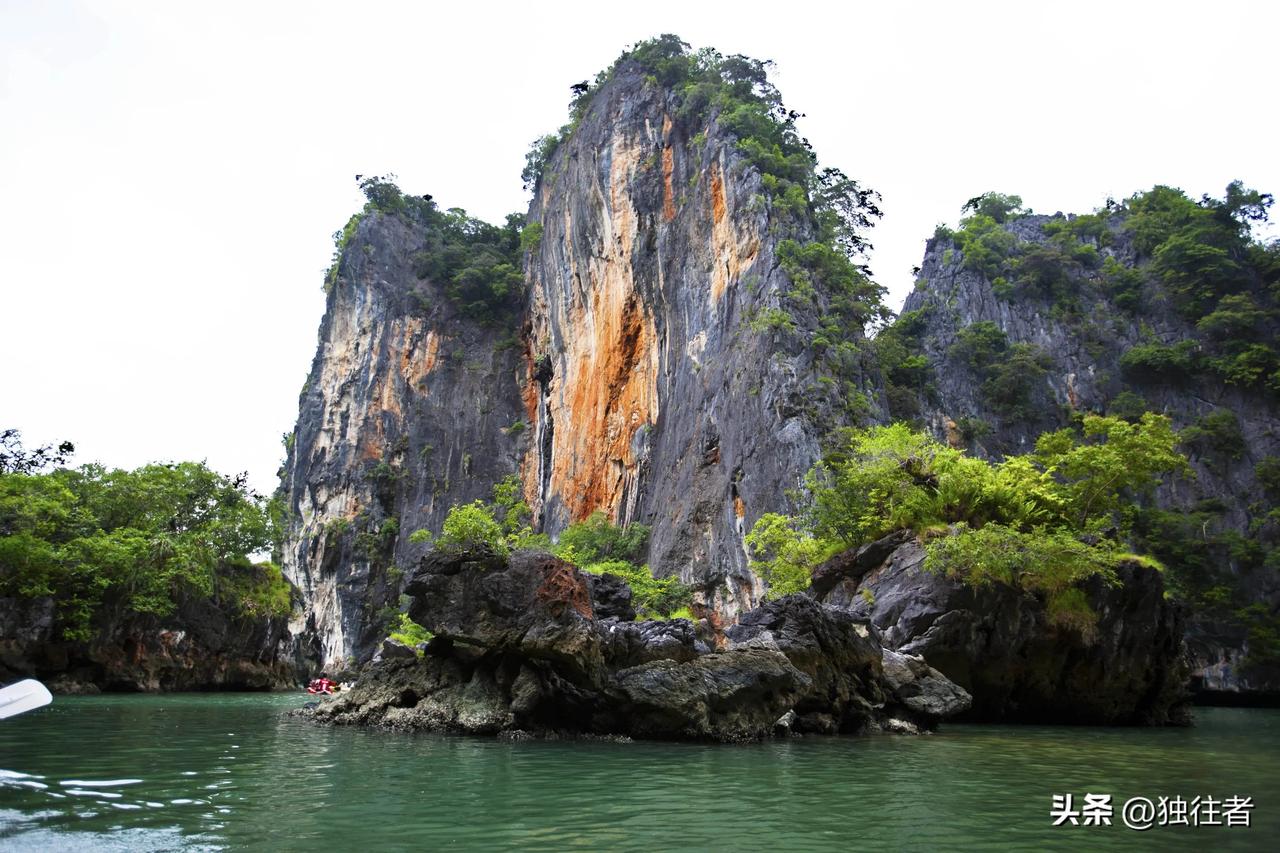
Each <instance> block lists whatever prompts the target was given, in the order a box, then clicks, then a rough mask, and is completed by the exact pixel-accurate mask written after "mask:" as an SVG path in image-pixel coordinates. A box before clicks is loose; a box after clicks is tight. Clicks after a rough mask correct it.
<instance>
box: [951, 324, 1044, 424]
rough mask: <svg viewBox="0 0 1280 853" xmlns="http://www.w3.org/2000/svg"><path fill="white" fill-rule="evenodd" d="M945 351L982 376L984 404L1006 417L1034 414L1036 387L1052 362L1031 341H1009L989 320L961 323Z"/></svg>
mask: <svg viewBox="0 0 1280 853" xmlns="http://www.w3.org/2000/svg"><path fill="white" fill-rule="evenodd" d="M947 354H948V355H949V356H950V357H951V358H953V359H956V360H957V361H960V362H962V363H964V364H965V365H967V366H968V367H969V369H970V370H972V371H974V373H976V374H977V375H978V376H979V377H980V378H982V380H983V382H982V386H981V387H982V395H983V398H984V399H985V400H986V401H987V403H988V405H990V406H991V408H992V409H993V410H994V411H995V412H997V413H998V414H1000V415H1002V416H1003V417H1005V418H1008V419H1010V420H1029V419H1032V418H1034V417H1035V416H1036V414H1037V409H1036V402H1037V400H1036V390H1037V389H1038V388H1039V387H1040V386H1041V381H1042V380H1043V378H1044V376H1045V374H1046V373H1047V372H1048V369H1049V367H1051V366H1052V362H1051V361H1050V359H1049V356H1048V354H1047V353H1045V352H1044V350H1042V349H1040V347H1038V346H1036V345H1035V344H1027V343H1019V344H1012V345H1011V344H1010V343H1009V339H1008V337H1007V336H1006V335H1005V333H1004V331H1003V330H1001V329H1000V327H999V326H997V325H996V324H995V323H993V322H991V321H989V320H982V321H980V322H977V323H971V324H970V325H968V326H965V327H964V328H963V329H961V330H960V332H959V333H958V334H957V335H956V339H955V342H954V343H952V345H951V347H950V348H949V349H948V350H947Z"/></svg>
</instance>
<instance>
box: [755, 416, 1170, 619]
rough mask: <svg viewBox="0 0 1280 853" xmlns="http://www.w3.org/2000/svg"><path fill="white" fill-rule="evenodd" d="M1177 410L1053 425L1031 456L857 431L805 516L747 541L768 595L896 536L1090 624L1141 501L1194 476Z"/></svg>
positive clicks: (764, 526) (823, 471) (763, 528)
mask: <svg viewBox="0 0 1280 853" xmlns="http://www.w3.org/2000/svg"><path fill="white" fill-rule="evenodd" d="M1176 445H1177V435H1176V434H1175V433H1174V431H1173V430H1172V428H1171V427H1170V425H1169V421H1168V419H1167V418H1163V417H1161V416H1158V415H1152V414H1146V415H1144V416H1143V417H1142V419H1141V420H1140V421H1139V422H1138V423H1130V422H1128V421H1125V420H1122V419H1119V418H1108V417H1100V416H1096V415H1087V416H1085V417H1084V418H1083V419H1082V421H1081V424H1080V428H1079V430H1073V429H1065V430H1059V431H1057V432H1050V433H1045V434H1044V435H1042V436H1041V437H1040V440H1039V441H1037V442H1036V448H1035V452H1034V453H1030V454H1026V455H1022V456H1011V457H1008V458H1006V459H1005V460H1004V461H1003V462H999V463H994V464H993V463H990V462H987V461H984V460H981V459H976V458H973V457H970V456H967V455H966V454H964V453H963V452H961V451H958V450H954V449H952V448H950V447H947V446H946V445H944V444H942V443H940V442H938V441H936V440H934V439H932V438H929V437H928V436H926V435H925V434H923V433H919V432H913V431H912V430H911V429H910V428H909V427H907V426H906V425H904V424H901V423H898V424H894V425H892V426H887V427H874V428H871V429H868V430H854V431H851V432H850V434H849V436H848V440H847V442H846V443H845V445H844V446H843V448H842V450H841V451H840V452H839V453H837V454H833V455H831V456H830V457H829V458H828V459H826V460H825V461H824V462H823V463H821V464H819V465H818V466H816V467H815V468H814V469H813V470H812V471H810V472H809V474H808V475H807V477H806V478H805V498H806V502H805V504H804V506H803V509H802V511H801V512H800V514H798V515H796V516H793V517H787V516H782V515H777V514H766V515H765V516H763V517H762V518H761V519H760V521H759V522H757V523H756V525H755V527H754V528H753V529H752V531H751V533H750V534H748V536H747V544H748V547H749V548H750V549H751V551H752V554H753V556H754V557H755V560H754V561H753V563H752V568H753V569H754V570H756V571H757V572H758V573H760V575H761V576H762V577H763V578H764V579H765V580H766V582H767V583H768V584H769V592H768V595H769V597H778V596H780V595H786V594H788V593H791V592H796V591H799V590H802V589H804V588H806V587H807V586H808V584H809V578H810V575H811V573H812V571H813V569H814V568H816V567H817V565H818V564H819V563H821V562H822V561H823V560H825V559H827V558H829V557H831V556H834V555H835V554H837V553H839V552H841V551H844V550H847V549H849V548H853V547H856V546H858V545H861V544H863V543H865V542H869V541H871V540H874V539H876V538H878V537H880V536H883V535H885V534H887V533H889V532H892V531H894V530H903V529H912V530H916V531H918V532H920V533H922V534H924V535H927V536H928V537H929V544H928V546H927V550H928V558H927V562H926V566H927V567H928V568H930V569H933V570H935V571H945V572H946V573H948V574H949V575H952V576H954V577H958V578H961V579H962V580H964V581H965V582H967V583H972V584H985V583H991V582H993V581H994V582H1000V583H1005V584H1009V585H1014V586H1020V587H1022V588H1023V589H1026V590H1029V591H1032V592H1036V593H1039V594H1041V595H1043V596H1044V597H1045V599H1046V601H1047V605H1048V608H1049V613H1050V616H1051V618H1052V619H1054V620H1055V621H1056V622H1057V623H1058V624H1061V625H1064V626H1071V627H1075V628H1077V629H1080V630H1084V631H1087V630H1089V627H1090V625H1091V624H1092V621H1091V620H1092V614H1091V613H1090V612H1089V611H1088V608H1087V606H1086V605H1084V600H1083V598H1082V597H1081V595H1080V593H1079V592H1078V590H1077V589H1076V586H1075V584H1076V583H1077V582H1078V581H1081V580H1083V579H1085V578H1087V577H1090V576H1093V575H1101V576H1102V577H1103V578H1104V579H1107V580H1108V581H1114V578H1115V575H1114V566H1115V564H1116V562H1117V561H1118V560H1120V559H1126V558H1129V556H1128V555H1127V551H1128V548H1129V545H1130V542H1129V538H1130V536H1129V534H1130V531H1131V530H1132V527H1133V522H1134V518H1135V515H1136V513H1137V508H1138V505H1137V503H1136V501H1138V500H1140V499H1141V498H1143V497H1144V496H1145V495H1146V494H1147V493H1149V492H1150V490H1151V489H1152V488H1153V487H1154V485H1155V484H1156V483H1157V481H1158V479H1159V477H1160V476H1162V475H1165V474H1174V473H1179V472H1182V471H1184V470H1185V468H1186V460H1185V459H1184V458H1183V457H1182V456H1181V455H1180V454H1179V453H1178V452H1177V451H1176V449H1175V448H1176Z"/></svg>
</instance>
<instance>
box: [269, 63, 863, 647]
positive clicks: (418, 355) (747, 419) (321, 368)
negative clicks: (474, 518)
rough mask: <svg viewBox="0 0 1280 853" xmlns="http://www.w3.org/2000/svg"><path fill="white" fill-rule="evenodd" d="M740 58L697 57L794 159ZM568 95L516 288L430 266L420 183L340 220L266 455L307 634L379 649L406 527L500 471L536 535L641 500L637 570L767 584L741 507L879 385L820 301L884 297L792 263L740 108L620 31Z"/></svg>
mask: <svg viewBox="0 0 1280 853" xmlns="http://www.w3.org/2000/svg"><path fill="white" fill-rule="evenodd" d="M731 59H733V58H731ZM743 62H745V63H746V64H745V65H742V66H741V67H740V68H739V67H738V66H733V67H727V70H720V69H717V70H716V71H715V72H710V71H708V72H706V76H707V77H708V79H713V80H714V81H715V82H714V83H708V85H709V86H711V85H715V86H720V87H721V90H720V91H721V92H722V95H723V93H724V92H729V93H730V94H731V95H733V97H736V98H737V100H736V101H731V103H737V104H738V105H739V106H741V105H742V104H746V105H747V106H748V107H749V108H750V109H749V111H753V112H751V115H752V116H754V117H755V118H756V119H758V120H759V121H761V122H766V124H764V125H762V126H763V127H765V128H766V130H767V131H769V132H775V131H777V132H783V131H785V132H786V133H787V134H790V136H787V137H786V138H784V139H783V143H784V146H783V147H784V148H787V147H788V146H789V149H788V150H790V154H789V156H790V158H791V159H790V160H789V161H786V162H789V163H790V164H791V165H790V167H789V168H795V167H796V165H797V164H799V168H802V169H806V170H808V172H809V173H812V169H813V159H812V155H810V154H808V153H807V151H806V150H805V149H803V148H802V147H801V146H800V144H799V141H798V138H796V137H794V133H793V132H792V131H791V130H790V119H788V118H787V117H786V115H785V113H784V114H783V115H782V116H781V117H776V116H773V117H771V116H770V115H769V114H768V112H767V111H768V110H769V109H772V105H771V104H770V103H768V102H767V99H761V98H760V96H759V95H757V94H754V92H755V91H757V90H759V88H760V86H762V85H763V81H764V78H763V72H762V67H761V66H759V64H754V65H753V64H751V63H749V62H747V61H745V60H744V61H743ZM735 69H736V71H735ZM712 73H714V74H715V76H714V78H712V77H711V76H710V75H711V74H712ZM734 73H740V75H741V77H740V78H735V77H734V76H733V75H734ZM735 87H736V88H735ZM733 93H736V94H733ZM724 97H729V95H724ZM576 111H577V114H576V116H575V122H574V125H573V126H572V127H571V128H568V129H566V131H565V133H564V134H563V137H562V139H560V141H559V144H558V145H556V146H555V150H554V152H552V153H550V156H549V157H547V159H546V162H545V164H543V165H542V168H541V170H540V177H539V179H538V180H537V181H536V184H535V186H534V197H533V200H532V203H531V205H530V209H529V212H528V215H527V218H526V222H527V224H526V225H525V226H524V231H523V233H522V235H521V244H522V247H521V248H520V249H519V250H517V251H516V253H515V255H514V256H515V257H517V258H519V262H520V263H522V264H523V281H524V283H523V284H522V285H521V286H520V287H519V288H517V289H516V290H518V292H516V293H515V294H514V295H512V296H509V297H507V298H505V299H498V300H491V302H490V304H488V306H487V307H484V308H481V309H478V310H472V309H476V306H475V305H474V304H473V305H471V306H470V308H468V306H467V304H466V303H465V299H460V298H459V292H458V282H459V280H460V279H459V278H458V276H453V277H452V278H449V279H447V280H445V279H443V278H442V277H440V276H437V275H435V274H434V273H433V272H432V271H431V269H430V266H431V265H430V264H429V263H424V262H423V261H422V258H423V257H424V256H425V255H430V254H431V252H432V251H433V250H432V249H431V245H432V241H433V240H435V239H436V237H435V236H434V235H433V232H434V230H436V229H437V228H438V226H439V221H440V220H439V217H438V215H437V212H433V211H434V207H433V206H432V205H431V204H430V203H429V202H423V201H418V200H415V201H414V202H413V203H412V204H409V205H407V206H406V205H404V204H401V203H397V204H393V205H387V204H381V206H380V205H379V204H378V203H375V201H376V200H375V199H374V198H373V197H372V196H371V203H370V207H369V208H368V209H367V210H366V212H365V214H363V215H362V216H360V217H358V218H356V219H354V220H353V222H352V223H351V225H350V226H349V227H348V229H347V231H346V233H345V234H343V235H342V238H341V243H342V250H341V254H340V257H339V258H338V259H337V261H336V262H335V263H336V266H335V269H334V274H333V275H331V277H330V292H329V296H328V303H327V306H326V312H325V316H324V319H323V321H322V323H321V329H320V342H319V347H318V350H317V354H316V358H315V361H314V363H313V366H312V370H311V374H310V377H309V378H308V380H307V384H306V387H305V388H304V391H303V393H302V397H301V403H300V414H299V419H298V425H297V428H296V430H295V432H294V434H293V436H292V437H291V438H290V439H289V441H290V448H289V455H288V459H287V461H286V465H285V469H284V477H283V492H284V498H285V505H286V514H287V519H288V520H287V531H288V532H287V536H286V542H285V546H284V554H283V568H284V571H285V572H286V574H287V575H288V576H289V577H290V579H291V580H293V581H294V582H295V583H296V584H297V585H298V586H299V587H300V588H301V589H302V590H303V591H304V596H305V599H306V601H307V605H306V611H305V613H304V614H303V615H302V616H301V617H300V618H299V619H298V620H296V624H295V629H296V632H297V634H298V636H299V637H302V638H304V640H303V645H304V646H305V647H307V648H308V649H309V654H310V655H311V656H312V657H313V659H315V660H317V662H323V663H325V664H326V665H332V664H340V663H343V662H347V661H348V660H349V659H352V658H354V659H362V658H364V657H365V656H367V655H368V654H369V653H371V651H372V649H373V648H374V646H375V645H376V644H377V643H378V642H379V641H380V640H381V639H382V637H383V636H384V635H385V626H386V620H387V618H388V617H387V614H388V613H389V612H390V610H389V609H392V608H394V607H395V606H396V604H397V602H398V599H399V595H400V591H401V584H402V579H403V570H404V569H406V568H409V567H411V566H412V565H413V564H414V562H415V561H416V560H417V559H418V558H419V557H420V556H421V555H422V553H424V552H425V550H426V546H425V545H422V544H419V543H416V542H414V541H411V538H410V537H411V535H412V534H413V533H414V532H415V531H417V530H423V529H425V530H431V531H438V530H439V528H440V524H441V521H442V520H443V517H444V514H445V513H446V512H447V510H448V508H449V507H450V506H451V505H454V504H460V503H466V502H468V501H471V500H474V499H477V498H482V497H485V496H487V495H488V493H489V490H490V488H491V487H492V486H493V484H494V483H496V482H498V481H500V480H502V479H503V478H504V477H506V476H508V475H512V474H518V475H519V476H520V478H521V481H522V483H523V486H524V488H525V490H526V499H527V501H528V503H529V505H530V506H531V508H532V510H533V517H534V522H535V524H536V525H538V526H539V527H540V529H541V530H543V531H545V532H546V533H548V534H551V535H552V536H554V535H556V534H557V533H558V532H559V531H560V530H562V529H564V527H565V526H566V525H568V524H570V523H571V522H575V521H580V520H582V519H583V518H585V517H586V516H588V515H589V514H591V513H592V512H595V511H603V512H604V513H606V514H607V516H608V517H609V518H610V519H611V520H612V521H614V522H615V523H618V524H623V525H625V524H629V523H631V522H643V523H644V524H647V525H650V526H651V527H652V536H651V546H650V554H649V561H650V564H651V566H652V567H653V570H654V571H655V573H656V574H659V575H672V574H677V575H679V576H680V577H681V579H682V580H683V581H685V582H687V583H690V584H693V585H695V586H697V587H698V589H699V593H698V594H699V596H700V598H701V600H702V601H704V602H705V603H706V604H707V605H708V606H709V607H711V608H712V609H714V610H716V611H719V612H721V613H723V614H728V615H732V614H733V613H736V612H738V611H739V610H741V609H743V608H745V607H749V606H750V605H752V604H753V603H754V602H755V600H756V599H757V598H758V594H759V592H760V587H759V582H758V580H756V579H755V578H754V577H753V575H752V574H751V573H750V571H748V569H747V562H748V561H747V556H746V553H745V548H744V545H743V537H744V534H745V533H746V532H747V531H748V530H749V529H750V527H751V524H752V523H753V522H754V520H755V519H756V518H757V517H759V515H760V514H762V513H764V512H766V511H776V510H777V509H779V508H780V507H783V506H785V505H786V502H787V498H786V492H787V491H788V490H789V489H792V488H794V487H795V486H797V485H798V483H799V480H800V478H801V477H802V476H803V474H804V472H805V471H806V470H807V469H808V468H809V467H810V465H811V464H812V463H813V462H814V461H815V460H816V459H817V458H818V457H819V454H820V449H821V448H820V441H821V440H822V438H823V436H825V435H826V434H827V433H829V431H830V430H831V429H832V428H833V427H835V426H838V425H840V424H841V423H846V422H848V420H849V417H850V415H849V406H848V404H847V401H848V400H850V399H857V400H859V401H860V402H861V406H862V408H863V410H864V411H866V412H869V411H875V410H876V408H877V407H878V402H877V400H878V395H877V392H876V391H875V390H874V376H873V374H872V373H871V372H870V371H868V370H866V369H864V367H863V365H862V361H861V360H860V359H861V358H862V355H861V354H860V352H859V350H858V349H857V342H858V341H859V340H862V328H861V323H860V322H848V323H842V324H840V325H839V327H837V328H832V322H833V318H844V317H846V316H849V317H858V316H863V315H864V314H865V315H867V316H869V315H870V314H873V313H874V312H876V311H878V310H879V307H878V301H877V300H878V289H877V288H875V287H874V285H872V284H871V283H870V282H869V281H867V280H866V279H865V277H864V276H862V274H861V273H860V272H859V271H857V269H856V268H855V267H853V266H852V265H849V264H848V261H847V260H844V261H843V263H844V264H845V266H844V267H841V268H840V272H841V273H842V274H843V275H844V278H843V279H842V280H841V281H840V283H839V285H838V286H837V285H833V284H830V283H829V282H828V281H827V280H825V278H824V274H822V273H820V272H816V271H815V272H811V271H810V268H811V267H812V266H813V261H812V260H811V259H810V258H809V256H807V255H805V250H806V249H809V251H810V254H812V252H814V251H821V249H818V250H813V249H810V248H809V247H811V246H813V245H816V244H815V242H814V240H815V237H816V236H817V234H818V231H819V228H820V223H819V222H818V217H817V215H816V213H815V210H816V208H815V207H814V206H812V205H807V204H802V205H800V206H799V207H798V208H797V205H796V204H795V203H794V195H793V197H792V202H791V203H790V204H789V205H788V204H787V203H786V199H785V198H784V197H783V195H782V193H783V191H784V189H785V187H786V185H787V183H786V181H785V178H779V177H777V176H776V175H774V174H772V173H770V171H769V169H768V168H767V167H766V168H764V169H763V170H762V168H761V166H760V165H759V164H758V161H760V156H757V157H756V159H755V160H753V159H751V158H750V157H749V156H748V152H746V151H744V148H743V146H742V145H740V144H739V143H740V142H741V140H742V139H743V138H744V136H745V135H746V134H747V133H749V132H750V131H749V130H745V129H744V128H743V127H742V119H741V116H740V115H739V116H738V124H735V125H734V128H733V129H730V128H729V127H727V126H726V124H725V122H724V121H723V110H722V108H721V107H717V106H716V105H714V104H705V105H703V107H701V108H699V109H692V108H691V107H690V102H689V99H688V98H687V97H686V96H685V95H683V94H681V93H678V92H677V91H675V90H674V89H673V87H672V86H669V85H666V84H664V83H663V82H661V81H659V80H657V79H655V77H654V73H653V69H652V68H650V67H647V66H645V65H643V64H641V63H640V62H638V61H636V60H635V59H629V58H626V57H624V59H622V60H620V61H619V63H617V64H616V65H615V66H614V67H613V68H612V69H611V70H610V72H609V73H608V74H606V75H602V76H601V78H600V80H599V81H598V82H597V84H596V86H595V87H594V88H593V89H592V90H591V91H590V92H589V93H587V94H586V95H585V96H583V97H582V98H580V99H579V101H578V104H577V107H576ZM779 128H781V131H780V130H779ZM780 150H781V149H780ZM779 156H780V157H781V156H782V155H781V154H779ZM760 162H763V161H760ZM784 168H785V163H784V167H779V168H777V169H775V171H779V172H781V171H783V170H784ZM840 179H843V176H839V177H838V178H832V180H833V181H838V180H840ZM842 186H843V191H845V192H849V191H850V190H851V188H853V189H856V185H855V184H853V183H852V182H849V181H847V179H844V184H843V185H842ZM396 192H397V193H398V190H397V191H396ZM853 198H855V199H856V198H858V196H857V195H856V193H855V195H854V196H853ZM863 198H865V196H863ZM802 199H803V197H802ZM424 205H425V206H424ZM419 214H421V215H419ZM828 230H830V226H828ZM433 257H434V256H433ZM841 259H842V260H843V255H842V256H841ZM824 322H825V323H826V331H827V335H828V338H829V346H828V347H827V348H825V349H819V348H815V347H813V346H812V345H811V343H810V342H811V339H812V337H813V336H814V334H816V333H818V332H819V331H820V330H821V329H822V328H823V323H824Z"/></svg>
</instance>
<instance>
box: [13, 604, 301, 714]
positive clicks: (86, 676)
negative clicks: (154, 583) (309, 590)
mask: <svg viewBox="0 0 1280 853" xmlns="http://www.w3.org/2000/svg"><path fill="white" fill-rule="evenodd" d="M92 627H93V630H94V639H93V640H92V641H90V642H72V641H66V640H62V639H60V638H59V637H58V636H56V635H55V633H54V607H53V601H52V600H51V599H12V598H0V683H8V682H10V681H14V680H17V679H19V678H38V679H40V680H41V681H44V682H45V683H46V684H48V686H49V688H50V689H51V690H52V691H53V692H55V693H97V692H99V691H126V692H134V691H147V692H155V691H181V690H279V689H287V688H290V687H296V686H297V684H298V682H299V680H300V679H301V677H302V672H301V671H300V669H299V667H298V666H297V662H296V661H295V660H294V659H293V658H292V657H291V650H290V642H289V633H288V630H287V620H286V619H284V618H282V617H275V618H252V617H246V616H235V615H231V614H228V613H227V612H225V611H224V610H223V609H221V608H220V607H218V606H217V605H216V604H214V603H213V602H212V601H210V600H209V599H207V598H194V597H193V598H187V599H185V600H183V601H182V603H181V604H180V605H179V606H178V608H177V610H176V611H175V612H174V613H173V614H171V615H169V616H165V617H158V616H151V615H146V614H138V613H127V614H126V613H121V612H117V611H116V609H113V608H110V607H105V608H103V609H102V610H100V611H99V612H98V613H96V614H95V616H94V622H93V625H92Z"/></svg>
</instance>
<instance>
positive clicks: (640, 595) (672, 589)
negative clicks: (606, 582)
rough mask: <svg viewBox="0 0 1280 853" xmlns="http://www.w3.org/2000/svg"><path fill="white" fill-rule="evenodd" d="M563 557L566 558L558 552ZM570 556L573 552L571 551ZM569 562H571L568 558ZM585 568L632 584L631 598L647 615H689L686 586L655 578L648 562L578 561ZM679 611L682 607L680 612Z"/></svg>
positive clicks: (689, 597)
mask: <svg viewBox="0 0 1280 853" xmlns="http://www.w3.org/2000/svg"><path fill="white" fill-rule="evenodd" d="M561 556H562V558H564V559H567V558H565V557H564V556H563V555H561ZM570 556H572V555H570ZM569 562H573V561H572V560H570V561H569ZM579 568H581V569H582V570H583V571H584V572H590V573H591V574H593V575H604V574H610V575H617V576H618V577H620V578H622V579H623V580H625V581H626V582H627V585H628V586H630V587H631V602H632V605H633V606H634V607H635V608H636V612H637V613H638V614H639V615H641V616H643V617H646V618H650V619H681V618H684V619H688V618H691V617H690V616H689V615H687V614H688V608H689V606H690V605H691V604H692V603H693V594H692V591H691V590H690V589H689V587H687V586H685V585H684V584H682V583H680V579H679V578H677V577H668V578H655V577H654V576H653V575H652V574H651V573H650V572H649V567H648V566H637V565H635V564H634V563H629V562H627V561H625V560H606V561H602V562H595V563H586V564H581V565H579ZM679 611H684V613H683V614H680V613H679Z"/></svg>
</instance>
